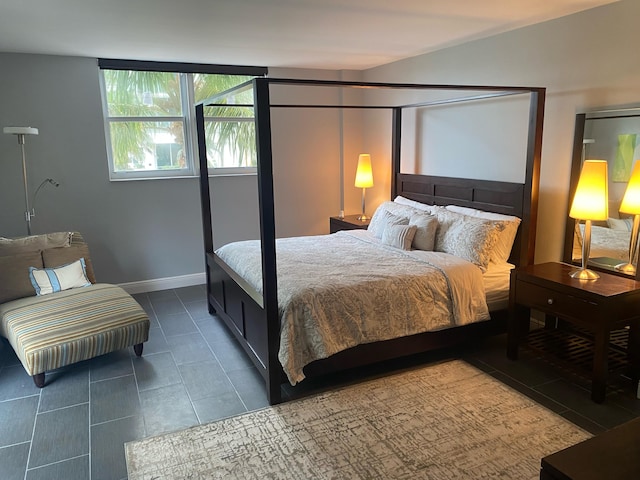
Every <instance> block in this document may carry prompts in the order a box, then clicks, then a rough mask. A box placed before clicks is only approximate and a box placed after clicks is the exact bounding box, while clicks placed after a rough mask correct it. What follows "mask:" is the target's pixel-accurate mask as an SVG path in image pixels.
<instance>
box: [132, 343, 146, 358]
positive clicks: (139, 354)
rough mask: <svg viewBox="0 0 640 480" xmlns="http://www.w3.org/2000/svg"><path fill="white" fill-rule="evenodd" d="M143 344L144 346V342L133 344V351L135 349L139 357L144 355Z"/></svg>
mask: <svg viewBox="0 0 640 480" xmlns="http://www.w3.org/2000/svg"><path fill="white" fill-rule="evenodd" d="M143 346H144V344H142V343H136V344H135V345H134V346H133V351H134V352H136V355H137V356H138V357H141V356H142V347H143Z"/></svg>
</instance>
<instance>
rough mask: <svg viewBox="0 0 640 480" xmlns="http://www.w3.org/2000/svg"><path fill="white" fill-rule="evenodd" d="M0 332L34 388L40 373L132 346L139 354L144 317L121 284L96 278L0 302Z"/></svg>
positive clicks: (146, 333) (146, 325)
mask: <svg viewBox="0 0 640 480" xmlns="http://www.w3.org/2000/svg"><path fill="white" fill-rule="evenodd" d="M0 335H1V336H3V337H5V338H6V339H7V340H8V341H9V343H10V344H11V346H12V347H13V349H14V350H15V352H16V354H17V355H18V358H20V361H21V362H22V365H23V366H24V368H25V370H26V371H27V373H28V374H29V375H31V376H33V379H34V382H35V383H36V385H38V386H39V387H42V386H44V372H47V371H50V370H54V369H56V368H59V367H63V366H65V365H69V364H71V363H75V362H79V361H82V360H87V359H89V358H93V357H96V356H98V355H103V354H105V353H109V352H112V351H115V350H120V349H123V348H126V347H128V346H131V345H133V346H134V350H135V353H136V354H137V355H138V356H140V355H142V343H143V342H145V341H147V339H148V336H149V318H148V316H147V314H146V313H145V311H144V310H143V309H142V307H140V305H139V304H138V303H137V302H136V301H135V300H134V299H133V298H132V297H131V296H130V295H129V294H128V293H127V292H125V291H124V290H123V289H122V288H120V287H118V286H116V285H110V284H103V283H97V284H93V285H90V286H88V287H83V288H74V289H71V290H66V291H62V292H57V293H55V294H52V295H43V296H38V297H28V298H19V299H17V300H12V301H9V302H6V303H4V304H1V305H0Z"/></svg>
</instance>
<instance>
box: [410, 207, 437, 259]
mask: <svg viewBox="0 0 640 480" xmlns="http://www.w3.org/2000/svg"><path fill="white" fill-rule="evenodd" d="M409 225H415V226H416V227H417V228H416V234H415V236H414V237H413V248H415V249H416V250H426V251H428V252H430V251H433V247H434V246H435V243H436V231H437V230H438V217H436V216H435V215H427V214H426V213H424V214H422V215H413V216H412V217H411V218H410V219H409Z"/></svg>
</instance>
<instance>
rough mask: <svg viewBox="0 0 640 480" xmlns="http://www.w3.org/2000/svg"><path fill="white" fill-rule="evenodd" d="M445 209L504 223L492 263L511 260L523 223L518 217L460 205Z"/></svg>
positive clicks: (449, 206) (448, 206)
mask: <svg viewBox="0 0 640 480" xmlns="http://www.w3.org/2000/svg"><path fill="white" fill-rule="evenodd" d="M445 208H446V209H447V210H450V211H452V212H456V213H461V214H463V215H468V216H470V217H475V218H483V219H485V220H495V221H499V222H504V230H502V231H501V232H500V233H499V234H498V240H497V241H496V245H495V247H494V251H493V253H492V255H491V261H492V262H494V263H498V264H502V263H504V262H507V261H508V260H509V257H510V256H511V249H512V248H513V242H514V240H515V239H516V234H517V233H518V227H519V226H520V222H521V220H520V219H519V218H518V217H515V216H513V215H503V214H501V213H494V212H485V211H484V210H477V209H475V208H469V207H460V206H458V205H447V206H446V207H445Z"/></svg>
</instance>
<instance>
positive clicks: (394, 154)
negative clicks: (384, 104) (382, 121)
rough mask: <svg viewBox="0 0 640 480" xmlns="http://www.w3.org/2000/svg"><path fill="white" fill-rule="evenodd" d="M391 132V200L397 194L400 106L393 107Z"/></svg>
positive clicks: (400, 128)
mask: <svg viewBox="0 0 640 480" xmlns="http://www.w3.org/2000/svg"><path fill="white" fill-rule="evenodd" d="M391 119H392V127H391V128H392V132H391V166H392V170H391V200H393V199H394V198H396V197H397V196H398V174H399V173H400V146H401V142H400V140H401V138H402V108H400V107H395V108H394V109H393V115H392V117H391Z"/></svg>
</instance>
